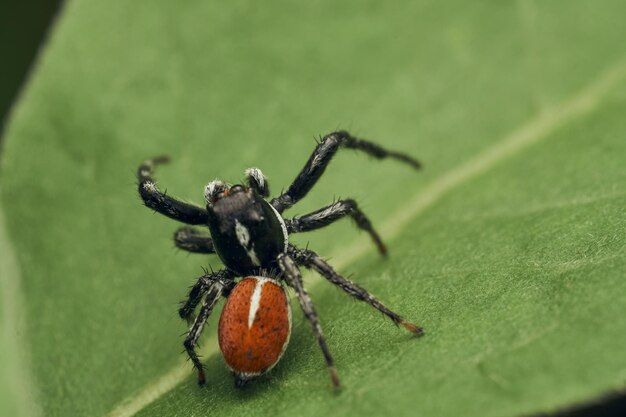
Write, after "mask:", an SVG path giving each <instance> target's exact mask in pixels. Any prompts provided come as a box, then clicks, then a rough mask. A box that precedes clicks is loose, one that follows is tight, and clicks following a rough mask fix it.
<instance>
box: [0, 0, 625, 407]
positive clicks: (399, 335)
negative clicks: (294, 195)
mask: <svg viewBox="0 0 626 417" xmlns="http://www.w3.org/2000/svg"><path fill="white" fill-rule="evenodd" d="M624 9H625V7H624V5H623V3H622V2H619V1H605V2H601V3H598V2H595V3H593V4H592V3H590V2H585V1H571V0H568V1H565V0H561V1H551V2H533V1H518V2H487V1H483V2H472V3H471V4H469V3H467V2H461V1H456V2H453V1H450V2H403V3H401V4H400V3H398V2H386V3H383V2H374V1H347V2H341V3H337V2H330V1H327V2H301V3H294V2H287V1H278V2H273V3H269V4H260V3H253V2H250V1H244V0H236V1H233V2H228V3H225V2H219V3H218V2H185V3H182V4H181V3H173V2H166V1H156V2H150V3H145V4H140V3H138V2H127V1H112V2H106V3H104V2H95V1H87V0H84V1H69V2H68V4H67V5H66V7H65V10H64V12H63V14H62V17H61V19H60V20H59V22H58V23H57V25H56V26H55V30H54V33H53V35H52V37H51V39H50V40H49V43H48V45H47V47H46V49H45V51H44V53H43V55H42V57H41V59H40V62H39V65H38V67H37V70H36V71H35V74H34V76H33V78H32V80H31V82H30V84H29V87H28V89H27V90H26V92H25V93H24V94H23V96H22V98H21V100H20V103H19V104H18V105H17V106H16V108H15V109H14V112H13V117H12V120H11V123H10V125H9V127H8V129H7V131H6V134H5V137H4V141H5V143H4V152H3V155H2V157H3V159H2V177H1V178H2V190H1V192H2V208H3V210H2V212H3V217H4V223H5V228H6V231H5V230H4V228H0V247H1V248H2V252H1V255H0V264H1V269H0V273H1V274H2V275H1V277H2V280H0V283H1V284H2V287H1V290H2V301H3V304H2V306H3V309H2V313H1V314H2V315H1V318H2V320H3V324H2V327H1V330H2V336H1V337H2V339H1V341H2V344H1V345H2V348H1V349H2V351H1V353H2V356H1V357H2V360H1V362H0V365H8V366H6V367H4V366H3V375H2V378H1V379H0V384H1V385H0V387H7V389H6V390H5V389H4V388H3V389H2V391H3V395H5V396H6V397H7V401H1V402H0V403H1V404H2V405H1V406H0V412H1V413H2V414H3V415H4V413H5V411H6V412H7V415H14V414H15V413H17V412H19V413H22V414H24V415H37V414H42V415H46V416H69V415H89V416H102V417H105V416H107V417H110V416H117V417H119V416H129V415H134V414H136V415H140V416H154V415H168V416H179V415H180V416H183V415H184V416H189V415H195V416H200V415H216V414H220V415H221V414H228V415H230V416H236V415H250V414H253V413H254V414H255V415H263V414H270V413H271V414H272V415H276V416H279V415H294V414H297V415H324V414H330V413H332V415H334V416H344V415H381V414H393V415H461V414H462V415H476V416H491V415H493V416H503V415H507V416H514V415H520V414H527V413H533V412H538V411H548V410H553V409H555V408H557V407H563V406H567V405H571V404H576V403H579V402H582V401H587V400H590V399H592V398H596V397H598V396H599V395H601V394H603V393H606V392H608V391H610V390H613V389H624V379H625V377H626V359H625V358H624V355H623V354H622V352H623V346H624V345H625V344H626V318H625V316H624V314H623V311H624V310H625V308H626V298H624V297H623V296H622V294H624V291H626V281H624V279H623V275H624V271H625V270H626V258H625V256H624V254H625V253H626V252H625V248H626V240H625V238H624V230H625V225H626V212H625V210H624V207H625V203H626V193H625V192H624V187H623V184H624V183H626V170H624V168H623V165H624V163H623V161H624V155H626V140H624V137H626V119H624V117H623V115H624V112H625V111H626V61H624V59H625V58H626V57H625V56H624V54H623V39H624V36H625V35H626V33H625V32H626V27H625V26H624V25H623V16H624V12H625V11H626V10H624ZM338 126H339V127H342V128H347V129H349V130H351V131H352V132H354V133H356V134H358V135H361V136H364V137H367V138H370V139H372V140H375V141H377V142H379V143H381V144H384V145H386V146H387V147H389V148H393V149H397V150H403V151H407V152H410V153H412V154H414V155H416V156H418V157H419V158H420V159H421V160H422V161H423V162H424V164H425V169H424V171H423V173H420V174H419V175H416V174H415V173H414V172H412V171H411V170H409V169H407V168H406V167H404V166H400V165H398V164H394V163H392V162H377V161H369V160H367V158H365V157H364V156H363V155H357V154H351V153H350V152H347V151H346V152H344V153H343V154H340V155H338V157H337V158H336V160H335V161H334V162H333V164H332V166H331V167H330V168H329V169H328V170H327V173H326V175H325V177H324V178H323V179H322V180H321V181H320V183H319V185H318V186H316V188H315V190H314V191H313V192H312V193H311V195H310V196H309V197H308V198H307V199H306V200H305V201H303V202H302V204H300V205H298V206H297V207H296V208H294V209H293V210H291V211H290V212H289V213H288V214H289V215H296V214H303V213H306V212H307V211H309V210H312V209H315V208H318V207H320V206H322V205H324V204H327V203H328V202H330V201H331V200H332V199H333V197H334V196H342V197H343V196H350V197H354V198H356V199H357V200H358V201H359V202H360V203H361V205H362V207H363V209H364V211H365V212H366V213H367V214H368V215H369V216H370V217H371V218H372V220H373V221H374V223H375V224H376V225H378V227H379V229H380V230H381V232H382V234H383V236H384V237H385V238H386V239H387V241H388V246H389V248H390V251H391V257H390V259H389V260H386V261H385V260H382V259H380V258H379V257H378V256H376V255H375V251H374V248H373V247H372V245H371V243H370V242H369V241H368V240H367V239H366V238H365V237H363V236H358V237H357V233H356V231H355V230H354V229H353V227H351V225H350V224H349V222H347V221H346V222H342V223H341V224H338V225H333V227H331V228H329V229H327V230H324V231H321V232H317V233H314V234H310V235H302V236H296V237H294V238H293V241H294V242H295V243H297V244H300V245H305V244H307V243H309V244H310V247H311V248H314V249H315V250H316V251H318V252H319V253H321V254H322V255H324V256H328V257H330V258H331V263H332V264H333V265H335V266H336V267H337V269H338V270H339V271H340V272H342V273H344V274H346V275H348V274H352V275H353V279H354V280H355V281H357V282H358V283H360V284H362V285H363V286H365V287H366V288H368V289H369V290H370V291H371V292H372V293H374V294H376V295H377V296H378V297H379V298H380V299H382V300H383V301H384V302H385V303H386V304H388V305H389V306H390V307H392V308H393V309H394V310H397V311H398V312H400V313H402V314H403V315H405V316H406V317H407V318H408V319H410V320H411V321H414V322H417V323H419V324H421V325H423V326H424V327H425V328H426V331H427V334H426V336H424V337H423V338H421V339H413V338H411V337H410V336H409V335H407V334H406V332H402V331H400V330H398V329H396V328H394V327H393V326H392V325H391V324H390V323H388V322H387V321H386V320H384V319H383V318H382V317H380V315H379V314H376V313H374V312H372V311H371V309H370V308H369V307H367V306H365V305H361V304H359V303H356V302H353V301H351V300H350V299H349V298H348V297H347V296H346V295H345V294H343V293H341V292H340V291H339V290H337V289H335V288H332V286H331V285H330V284H328V283H326V282H323V281H322V280H320V279H319V278H316V277H314V276H312V275H307V278H306V284H307V286H308V288H309V289H310V292H311V295H312V298H313V300H314V302H315V303H316V307H317V310H318V312H319V315H320V317H321V321H322V325H323V327H324V330H325V333H326V335H327V338H328V342H329V346H330V349H331V350H332V352H333V354H334V356H335V359H336V363H337V368H338V371H339V373H340V376H341V378H342V382H343V384H344V389H343V391H342V392H341V393H340V394H339V395H336V394H334V393H333V392H332V390H331V387H330V381H329V378H328V375H327V372H326V370H325V367H324V362H323V359H322V356H321V354H320V352H319V349H318V347H317V345H316V343H315V340H314V338H313V337H312V335H311V332H310V329H309V325H308V323H307V322H306V321H305V320H304V319H303V318H302V315H301V314H298V313H296V315H295V320H294V328H293V334H292V341H291V344H290V346H289V348H288V350H287V352H286V354H285V357H284V358H283V360H282V361H281V363H280V364H279V365H278V366H277V367H276V368H275V370H273V371H272V372H271V373H270V374H269V375H267V376H266V377H264V378H262V379H260V380H258V381H256V382H255V383H254V384H252V385H251V386H250V387H248V388H246V389H244V390H237V389H235V388H234V387H233V381H232V378H231V376H230V375H229V374H228V372H227V370H226V367H225V365H224V364H223V362H222V359H221V358H220V356H219V354H218V351H217V348H216V340H215V323H216V319H217V314H216V315H215V317H213V318H212V321H211V322H210V324H209V326H208V328H207V329H206V331H205V336H204V339H203V340H202V352H203V353H204V357H205V362H206V366H207V375H208V384H207V387H205V388H198V387H197V386H196V384H195V376H194V375H193V374H192V372H191V367H190V365H189V364H188V363H186V362H184V355H183V354H182V353H181V350H182V347H181V342H182V337H181V334H182V333H183V332H185V330H186V328H185V325H184V324H183V323H181V322H180V321H179V320H178V319H177V316H176V313H175V310H176V306H177V302H178V301H179V300H181V299H182V298H183V297H184V296H185V293H186V291H187V287H188V286H189V285H191V284H192V283H193V282H194V280H195V278H196V277H198V276H199V275H200V274H201V267H203V266H208V265H212V266H213V267H214V268H218V267H219V266H220V265H219V262H218V261H217V260H216V258H207V257H203V256H197V255H190V256H187V255H186V254H184V253H181V252H178V251H176V250H174V248H173V244H172V242H171V234H172V232H173V231H174V230H175V228H176V227H177V225H176V224H174V223H173V222H172V221H170V220H168V219H165V218H163V217H161V216H158V215H152V214H151V213H150V211H148V210H146V209H145V208H144V207H142V206H141V204H140V202H139V199H138V197H137V195H136V188H135V179H134V177H133V175H134V169H135V168H136V166H137V165H138V163H139V162H140V161H141V160H142V159H144V158H146V157H150V156H153V155H156V154H162V153H168V154H170V155H171V156H172V158H173V162H172V163H171V164H170V165H169V166H167V167H163V169H160V170H159V172H158V173H157V178H158V180H159V182H160V183H161V184H162V186H163V187H167V189H168V192H169V193H171V194H175V195H177V196H180V197H181V198H185V199H189V200H191V201H196V202H200V201H202V187H203V185H204V184H206V182H207V181H208V180H210V179H213V178H215V177H221V178H225V179H231V180H237V179H239V178H241V177H242V176H243V170H244V169H245V168H247V167H249V166H258V167H260V168H262V169H263V170H264V172H265V173H266V174H267V175H268V177H269V179H270V182H271V186H272V187H273V190H274V192H277V191H279V190H280V189H281V188H283V187H286V186H287V185H288V184H289V182H290V181H291V180H292V179H293V178H294V176H295V174H296V173H297V171H298V169H299V168H300V167H301V166H302V164H303V163H304V161H305V160H306V158H308V156H309V154H310V152H311V150H312V148H313V146H314V143H315V142H314V141H313V140H312V139H313V137H314V136H317V135H319V134H324V133H327V132H329V131H331V130H333V129H335V128H337V127H338ZM294 307H296V306H295V305H294ZM294 310H296V309H294ZM7 410H8V411H7Z"/></svg>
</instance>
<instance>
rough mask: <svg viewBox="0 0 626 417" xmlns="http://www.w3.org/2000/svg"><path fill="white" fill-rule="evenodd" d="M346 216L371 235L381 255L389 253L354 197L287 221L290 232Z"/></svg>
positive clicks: (311, 228) (320, 225) (315, 227)
mask: <svg viewBox="0 0 626 417" xmlns="http://www.w3.org/2000/svg"><path fill="white" fill-rule="evenodd" d="M345 216H350V217H352V219H353V220H354V222H355V223H356V225H357V227H358V228H359V229H361V230H365V231H366V232H367V233H368V234H369V235H370V237H371V238H372V240H373V241H374V244H375V245H376V248H377V249H378V252H380V254H381V255H383V256H385V255H387V247H386V246H385V244H384V243H383V241H382V239H381V238H380V235H379V234H378V233H377V232H376V230H375V229H374V226H372V223H371V222H370V220H369V219H368V218H367V216H366V215H365V214H364V213H363V212H362V211H361V210H360V209H359V206H358V205H357V203H356V201H354V200H352V199H348V200H339V201H336V202H334V203H333V204H331V205H329V206H326V207H322V208H321V209H319V210H316V211H314V212H312V213H309V214H305V215H304V216H299V217H294V218H293V219H291V220H287V221H286V222H285V223H286V225H287V230H288V231H289V233H299V232H308V231H311V230H316V229H320V228H322V227H325V226H328V225H330V224H331V223H334V222H335V221H337V220H339V219H341V218H343V217H345Z"/></svg>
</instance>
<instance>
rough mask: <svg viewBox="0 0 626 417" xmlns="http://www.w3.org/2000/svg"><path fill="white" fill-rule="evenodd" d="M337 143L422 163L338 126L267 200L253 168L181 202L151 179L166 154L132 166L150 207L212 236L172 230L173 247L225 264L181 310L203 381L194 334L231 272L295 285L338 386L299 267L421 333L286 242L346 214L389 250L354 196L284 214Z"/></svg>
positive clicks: (229, 283)
mask: <svg viewBox="0 0 626 417" xmlns="http://www.w3.org/2000/svg"><path fill="white" fill-rule="evenodd" d="M341 147H345V148H353V149H357V150H361V151H363V152H366V153H368V154H370V155H371V156H373V157H375V158H378V159H383V158H393V159H396V160H398V161H402V162H405V163H408V164H409V165H411V166H412V167H414V168H419V167H420V164H419V162H418V161H417V160H415V159H413V158H412V157H410V156H408V155H405V154H402V153H398V152H391V151H387V150H385V149H384V148H382V147H380V146H378V145H376V144H374V143H371V142H367V141H365V140H362V139H358V138H355V137H353V136H351V135H350V134H349V133H347V132H345V131H339V132H334V133H331V134H329V135H327V136H325V137H324V138H323V139H322V141H321V142H320V143H319V144H318V145H317V147H316V149H315V151H314V152H313V154H312V155H311V157H310V158H309V160H308V161H307V163H306V165H305V166H304V168H303V169H302V171H301V172H300V174H298V176H297V177H296V179H295V181H294V182H293V183H292V184H291V185H290V186H289V188H287V190H286V191H285V192H283V193H282V194H280V195H279V196H277V197H276V198H273V199H272V200H270V202H267V201H266V200H265V198H267V197H268V196H269V186H268V184H267V180H266V178H265V176H264V175H263V173H262V172H261V171H260V170H259V169H258V168H250V169H247V170H246V184H245V185H244V184H242V185H239V184H238V185H230V184H227V183H225V182H223V181H220V180H215V181H211V182H209V183H208V184H207V186H206V187H205V190H204V196H205V200H206V207H205V208H201V207H197V206H194V205H191V204H188V203H184V202H181V201H179V200H177V199H175V198H172V197H170V196H168V195H166V194H165V193H163V192H161V191H160V190H159V189H158V188H157V186H156V183H155V181H154V179H153V178H152V173H153V168H154V166H155V165H157V164H159V163H164V162H167V160H168V159H167V157H157V158H153V159H150V160H147V161H146V162H144V163H143V164H142V165H141V166H140V167H139V170H138V173H137V176H138V179H139V194H140V196H141V198H142V199H143V202H144V204H145V205H146V206H147V207H150V208H152V209H154V210H155V211H158V212H159V213H161V214H164V215H166V216H168V217H170V218H172V219H174V220H178V221H180V222H183V223H186V224H189V225H202V226H207V227H208V228H209V232H210V236H207V235H206V234H204V233H202V232H201V231H200V230H198V229H194V228H192V227H182V228H180V229H179V230H178V231H177V232H176V234H175V236H174V241H175V243H176V246H178V247H179V248H181V249H184V250H187V251H189V252H195V253H206V254H211V253H215V254H217V255H218V256H219V258H220V259H221V261H222V262H223V263H224V265H225V269H223V270H221V271H217V272H211V273H209V272H207V273H206V274H204V275H203V276H202V277H200V278H199V280H198V282H197V284H196V285H194V286H193V288H192V289H191V291H190V292H189V296H188V299H187V301H186V302H185V303H184V305H183V306H182V307H181V308H180V310H179V313H180V316H181V317H182V318H183V319H186V320H188V321H192V320H193V324H192V326H191V329H190V330H189V333H188V335H187V338H186V339H185V343H184V345H185V349H186V350H187V353H188V354H189V357H190V358H191V360H192V361H193V364H194V366H195V367H196V369H197V370H198V378H199V382H200V383H201V384H202V383H204V381H205V376H204V370H203V367H202V364H201V362H200V360H199V359H198V356H197V354H196V352H195V346H196V344H197V341H198V337H199V336H200V333H201V331H202V328H203V326H204V324H205V323H206V320H207V319H208V317H209V314H210V313H211V311H212V309H213V307H214V306H215V304H216V302H217V300H218V299H219V298H220V297H221V296H224V297H227V296H228V294H229V293H230V291H231V290H232V289H233V288H234V286H235V279H236V278H239V277H244V276H247V275H264V276H269V277H271V278H274V279H278V280H282V281H284V282H285V284H286V285H288V286H289V287H291V288H292V289H294V290H295V294H296V297H297V299H298V302H299V303H300V306H301V308H302V310H303V312H304V315H305V317H306V318H307V319H308V320H309V321H310V322H311V325H312V327H313V331H314V332H315V334H316V337H317V341H318V343H319V345H320V347H321V349H322V352H323V354H324V358H325V359H326V363H327V365H328V367H329V370H330V372H331V377H332V381H333V384H334V385H335V386H336V387H337V386H339V378H338V377H337V373H336V371H335V368H334V363H333V358H332V356H331V354H330V351H329V350H328V347H327V345H326V340H325V338H324V335H323V333H322V329H321V327H320V324H319V321H318V319H317V314H316V312H315V309H314V308H313V304H312V302H311V299H310V297H309V295H308V294H307V292H306V290H305V288H304V287H303V284H302V277H301V274H300V271H299V268H298V266H304V267H305V268H309V269H312V270H314V271H316V272H318V273H319V274H320V275H322V276H323V277H325V278H326V279H327V280H328V281H330V282H331V283H333V284H335V285H337V286H339V287H340V288H341V289H343V290H344V291H345V292H347V293H348V294H350V295H352V296H353V297H355V298H357V299H359V300H362V301H365V302H366V303H368V304H370V305H371V306H372V307H374V308H376V309H377V310H379V311H380V312H382V313H383V314H385V315H386V316H387V317H389V318H390V319H391V320H392V321H393V322H394V323H395V324H396V325H402V326H404V327H406V328H407V329H409V330H411V331H412V332H414V333H415V334H417V335H420V334H422V329H421V328H420V327H418V326H415V325H413V324H411V323H408V322H406V321H404V320H403V319H402V318H401V317H400V316H399V315H398V314H396V313H394V312H393V311H391V310H389V309H388V308H387V307H385V306H384V305H383V304H382V303H381V302H380V301H378V300H377V299H376V298H374V297H373V296H372V295H371V294H369V293H368V292H367V291H366V290H365V289H363V288H361V287H359V286H358V285H356V284H354V283H353V282H351V281H350V280H348V279H346V278H344V277H342V276H341V275H339V274H337V272H335V270H334V269H333V268H332V267H331V266H330V265H329V264H328V263H326V261H324V260H323V259H322V258H320V257H319V256H318V255H317V254H316V253H315V252H313V251H311V250H308V249H307V250H302V249H298V248H296V247H295V246H293V245H291V244H290V243H289V239H288V236H289V234H290V233H299V232H307V231H311V230H315V229H319V228H322V227H325V226H327V225H329V224H331V223H333V222H335V221H336V220H339V219H341V218H343V217H346V216H349V217H351V218H352V219H353V220H354V221H355V223H356V225H357V226H358V227H359V228H360V229H362V230H365V231H366V232H367V233H369V235H370V236H371V238H372V240H373V241H374V243H375V244H376V246H377V248H378V250H379V252H380V253H381V254H383V255H384V254H386V247H385V245H384V244H383V243H382V240H381V239H380V237H379V235H378V233H377V232H376V231H375V230H374V228H373V227H372V225H371V223H370V221H369V219H368V218H367V217H366V216H365V214H363V212H362V211H361V210H360V209H359V207H358V206H357V204H356V202H355V201H354V200H339V201H336V202H334V203H333V204H331V205H329V206H326V207H323V208H321V209H319V210H316V211H314V212H312V213H309V214H306V215H303V216H299V217H294V218H292V219H284V218H283V217H282V215H281V213H282V212H283V211H285V210H287V209H288V208H290V207H292V206H293V205H294V204H296V203H297V202H298V201H299V200H301V199H302V198H303V197H304V196H305V195H306V194H307V193H308V192H309V191H310V190H311V188H313V186H314V185H315V183H316V182H317V180H318V179H319V178H320V177H321V175H322V174H323V173H324V170H325V169H326V166H327V165H328V163H329V162H330V160H331V159H332V157H333V156H334V155H335V153H336V152H337V150H338V149H339V148H341ZM200 302H202V306H201V308H200V311H199V314H198V316H197V317H195V319H194V311H195V309H196V307H197V306H198V304H200ZM244 382H245V381H244ZM238 383H239V384H242V381H241V380H239V381H238Z"/></svg>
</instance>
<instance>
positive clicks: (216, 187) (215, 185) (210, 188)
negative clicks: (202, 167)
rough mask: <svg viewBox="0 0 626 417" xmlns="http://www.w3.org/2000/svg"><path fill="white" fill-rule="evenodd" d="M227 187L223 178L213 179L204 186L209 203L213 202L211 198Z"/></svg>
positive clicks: (205, 196)
mask: <svg viewBox="0 0 626 417" xmlns="http://www.w3.org/2000/svg"><path fill="white" fill-rule="evenodd" d="M225 188H226V183H225V182H224V181H222V180H213V181H211V182H210V183H208V184H207V185H206V187H204V198H205V200H206V201H207V203H210V202H211V198H212V197H213V196H214V195H215V194H217V193H219V192H220V191H221V190H223V189H225Z"/></svg>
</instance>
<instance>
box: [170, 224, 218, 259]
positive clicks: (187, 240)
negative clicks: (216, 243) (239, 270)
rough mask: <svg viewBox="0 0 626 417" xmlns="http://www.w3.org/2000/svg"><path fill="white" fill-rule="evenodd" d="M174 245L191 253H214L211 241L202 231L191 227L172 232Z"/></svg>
mask: <svg viewBox="0 0 626 417" xmlns="http://www.w3.org/2000/svg"><path fill="white" fill-rule="evenodd" d="M174 244H176V247H178V248H179V249H182V250H185V251H187V252H192V253H215V249H214V248H213V241H212V240H211V238H210V237H209V236H207V235H206V234H205V233H203V232H202V231H200V230H198V229H195V228H193V227H188V226H185V227H181V228H180V229H178V230H176V232H174Z"/></svg>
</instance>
